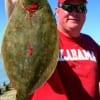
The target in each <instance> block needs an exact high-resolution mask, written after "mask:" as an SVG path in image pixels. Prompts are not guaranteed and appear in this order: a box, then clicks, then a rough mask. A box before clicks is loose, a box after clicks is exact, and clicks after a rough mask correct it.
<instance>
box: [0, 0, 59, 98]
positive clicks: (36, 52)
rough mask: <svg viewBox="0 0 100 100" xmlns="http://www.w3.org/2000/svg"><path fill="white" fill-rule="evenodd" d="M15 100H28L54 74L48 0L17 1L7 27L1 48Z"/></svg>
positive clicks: (53, 29) (52, 27)
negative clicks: (15, 92)
mask: <svg viewBox="0 0 100 100" xmlns="http://www.w3.org/2000/svg"><path fill="white" fill-rule="evenodd" d="M1 53H2V58H3V63H4V67H5V70H6V72H7V75H8V77H9V79H10V81H11V84H12V87H14V88H15V89H16V90H17V96H16V97H17V100H28V94H29V93H32V92H34V91H35V90H36V89H37V88H38V87H40V86H41V85H42V84H43V83H45V82H46V81H47V80H48V79H49V78H50V76H51V75H52V74H53V72H54V70H55V68H56V65H57V58H58V36H57V29H56V20H55V17H54V15H53V12H52V10H51V8H50V5H49V3H48V2H47V0H19V1H18V2H17V4H16V6H15V8H14V10H13V13H12V15H11V16H10V18H9V21H8V24H7V26H6V29H5V32H4V36H3V40H2V48H1Z"/></svg>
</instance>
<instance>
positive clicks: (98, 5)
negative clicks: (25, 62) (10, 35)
mask: <svg viewBox="0 0 100 100" xmlns="http://www.w3.org/2000/svg"><path fill="white" fill-rule="evenodd" d="M48 1H49V3H50V6H51V7H52V9H53V11H54V9H55V7H56V5H57V0H48ZM87 8H88V12H87V19H86V22H85V25H84V27H83V29H82V32H84V33H86V34H89V35H90V36H91V37H92V38H93V39H94V40H95V41H96V42H97V43H98V44H100V33H99V31H100V30H99V26H100V0H89V1H88V4H87ZM0 12H1V13H0V46H1V41H2V38H3V34H4V30H5V28H6V24H7V16H6V13H5V7H4V0H0Z"/></svg>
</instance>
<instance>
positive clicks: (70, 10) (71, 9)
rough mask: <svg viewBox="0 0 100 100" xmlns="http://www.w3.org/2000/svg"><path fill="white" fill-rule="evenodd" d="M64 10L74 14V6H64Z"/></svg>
mask: <svg viewBox="0 0 100 100" xmlns="http://www.w3.org/2000/svg"><path fill="white" fill-rule="evenodd" d="M62 8H63V9H64V10H66V11H68V12H72V11H73V6H72V5H68V4H65V5H62Z"/></svg>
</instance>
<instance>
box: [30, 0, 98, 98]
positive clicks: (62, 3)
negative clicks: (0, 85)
mask: <svg viewBox="0 0 100 100" xmlns="http://www.w3.org/2000/svg"><path fill="white" fill-rule="evenodd" d="M86 3H87V1H86V0H58V7H57V8H56V15H57V17H58V22H57V29H58V36H59V59H58V64H57V68H56V70H55V72H54V73H53V75H52V76H51V78H50V79H49V80H48V81H47V82H46V83H45V84H44V85H42V86H41V87H40V88H39V89H37V90H36V91H35V92H34V93H33V94H31V96H30V100H99V79H100V77H99V76H100V73H99V71H100V49H99V46H98V45H97V44H96V43H95V41H94V40H93V39H91V37H89V36H88V35H85V34H82V33H80V31H81V29H82V27H83V24H84V22H85V19H86V13H87V8H86Z"/></svg>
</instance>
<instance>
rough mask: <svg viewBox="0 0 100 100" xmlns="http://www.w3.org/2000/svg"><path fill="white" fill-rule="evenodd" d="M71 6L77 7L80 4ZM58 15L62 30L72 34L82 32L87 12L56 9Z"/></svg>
mask: <svg viewBox="0 0 100 100" xmlns="http://www.w3.org/2000/svg"><path fill="white" fill-rule="evenodd" d="M71 4H73V5H76V4H78V3H71ZM78 5H79V4H78ZM56 14H57V17H58V26H59V28H60V30H63V31H67V32H71V33H72V32H74V33H76V32H80V30H81V28H82V26H83V24H84V21H85V16H86V12H77V11H76V10H73V11H71V12H69V11H66V10H65V9H63V8H60V7H58V8H57V9H56Z"/></svg>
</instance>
